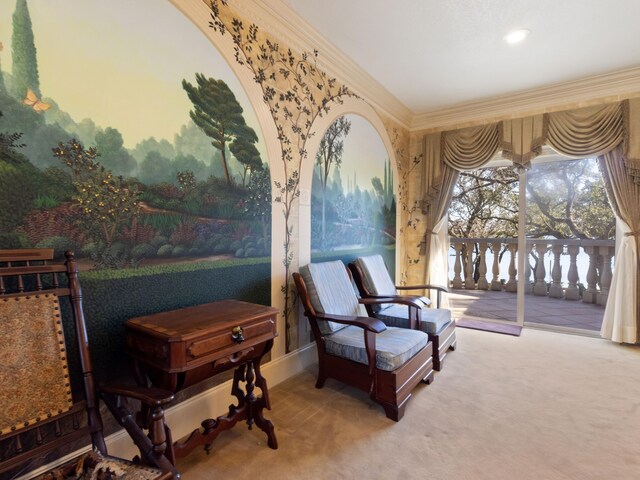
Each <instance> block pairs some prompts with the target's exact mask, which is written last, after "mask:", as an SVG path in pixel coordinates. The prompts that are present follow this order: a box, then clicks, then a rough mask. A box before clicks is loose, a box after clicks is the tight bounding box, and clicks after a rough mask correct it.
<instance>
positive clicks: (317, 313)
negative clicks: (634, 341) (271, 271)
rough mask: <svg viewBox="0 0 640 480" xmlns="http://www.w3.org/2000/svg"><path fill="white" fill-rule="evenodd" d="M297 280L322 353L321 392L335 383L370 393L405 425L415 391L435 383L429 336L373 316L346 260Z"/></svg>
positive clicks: (304, 271)
mask: <svg viewBox="0 0 640 480" xmlns="http://www.w3.org/2000/svg"><path fill="white" fill-rule="evenodd" d="M293 277H294V280H295V283H296V287H297V289H298V293H299V294H300V299H301V301H302V304H303V306H304V309H305V315H306V317H307V318H308V319H309V323H310V324H311V330H312V331H313V335H314V338H315V341H316V346H317V349H318V380H317V382H316V387H317V388H322V387H323V386H324V383H325V381H326V379H327V378H335V379H337V380H339V381H342V382H344V383H347V384H349V385H352V386H354V387H356V388H359V389H361V390H364V391H366V392H368V393H369V394H370V396H371V398H372V399H373V400H374V401H376V402H377V403H379V404H380V405H382V406H383V407H384V409H385V412H386V414H387V416H388V417H389V418H391V419H393V420H395V421H398V420H400V418H402V416H403V415H404V410H405V405H406V403H407V401H408V400H409V398H410V397H411V394H412V393H411V392H412V390H413V389H414V387H415V386H416V385H417V384H418V383H420V381H421V380H422V381H424V382H425V383H429V382H431V380H432V379H433V358H432V353H433V348H432V344H431V342H430V341H429V337H428V335H427V334H426V333H425V332H422V331H419V330H409V329H403V328H394V327H387V326H385V325H384V323H383V322H381V321H380V320H377V319H375V318H370V317H369V316H367V310H366V308H364V307H363V301H362V300H361V299H359V298H358V295H357V293H356V290H355V287H354V285H353V283H352V281H351V278H350V277H349V273H348V270H347V268H346V267H345V265H344V264H343V263H342V262H340V261H335V262H323V263H313V264H309V265H306V266H303V267H301V268H300V272H299V273H294V275H293ZM387 301H389V299H387ZM364 303H372V304H376V305H377V304H379V303H381V302H380V301H378V300H372V301H364Z"/></svg>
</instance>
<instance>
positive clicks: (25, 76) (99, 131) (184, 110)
mask: <svg viewBox="0 0 640 480" xmlns="http://www.w3.org/2000/svg"><path fill="white" fill-rule="evenodd" d="M11 4H13V5H11ZM29 6H30V7H31V11H30V9H29ZM29 6H28V5H27V1H26V0H17V1H16V2H4V3H3V4H2V6H1V7H0V19H1V20H0V32H11V33H10V35H11V36H10V38H7V37H5V38H0V41H2V44H0V45H3V46H4V48H3V49H2V50H1V51H0V111H1V112H2V117H1V118H0V132H2V136H0V248H27V247H50V248H54V249H55V251H56V254H58V255H60V254H62V252H64V250H66V249H72V250H74V251H75V252H76V256H77V258H78V259H79V264H80V267H81V270H82V273H81V275H82V276H83V284H84V285H85V291H86V292H87V294H88V296H89V298H87V303H88V305H87V308H88V309H89V310H91V307H92V306H91V303H92V298H91V295H92V293H93V292H97V291H101V290H103V289H102V288H101V287H100V285H93V284H92V283H91V282H92V281H94V282H98V283H99V282H110V284H109V287H110V289H111V291H112V292H113V291H115V292H118V291H120V292H121V293H122V295H123V296H124V297H125V298H127V299H128V298H129V297H130V296H131V295H134V296H137V298H136V299H135V300H136V301H135V302H133V303H132V305H131V308H128V309H124V310H123V307H122V306H121V305H115V304H121V303H127V300H124V299H123V298H118V297H111V296H109V295H106V296H104V297H103V298H100V299H99V302H100V303H101V304H102V305H101V306H100V307H97V302H96V304H94V307H95V308H100V309H101V311H100V312H98V314H97V315H96V316H97V317H99V319H98V320H96V321H99V322H102V324H103V325H101V326H100V327H98V328H100V329H101V330H104V329H109V328H112V329H113V330H114V332H117V334H119V333H120V332H119V329H120V328H121V322H122V321H123V320H124V319H126V317H127V316H134V315H140V314H144V313H147V312H151V311H158V310H162V309H167V308H171V307H179V306H184V305H186V304H193V303H198V302H200V303H202V302H204V301H207V300H208V301H211V300H213V299H216V298H217V297H218V296H222V297H224V296H229V295H233V296H234V297H236V298H237V297H250V298H251V299H252V300H253V301H258V302H262V303H269V302H270V288H271V284H270V283H271V282H270V279H268V278H267V279H265V274H266V276H267V277H268V276H269V272H270V252H271V243H270V242H271V180H270V173H269V167H268V163H267V159H266V156H265V154H264V152H265V148H264V141H263V140H262V138H261V135H262V134H261V132H260V129H259V127H258V122H257V120H256V118H255V114H254V113H253V111H252V107H251V105H250V103H249V101H248V99H247V97H246V95H245V94H244V91H243V90H242V88H240V84H239V82H238V80H237V79H236V78H235V76H234V75H233V73H232V72H231V70H230V69H229V66H228V65H227V64H226V62H225V60H224V59H223V58H222V57H221V56H220V54H219V53H218V52H217V50H216V49H215V48H214V47H213V46H212V45H211V44H210V43H209V41H208V40H207V39H206V38H205V37H204V36H203V35H202V33H201V32H199V31H198V30H197V28H195V27H194V26H193V24H191V23H190V22H189V21H188V20H187V19H186V18H185V17H184V16H183V15H182V14H181V13H180V12H179V11H178V10H176V9H175V7H173V6H172V5H170V4H168V3H166V2H156V1H151V0H147V1H140V2H127V1H124V0H119V1H112V2H98V1H88V2H87V1H83V0H69V1H65V2H38V3H32V4H30V5H29ZM150 11H153V18H150V17H149V12H150ZM52 18H59V19H64V25H63V27H62V28H61V24H60V22H57V21H56V22H53V21H51V19H52ZM9 67H10V68H9ZM310 108H311V107H310ZM282 115H283V117H284V116H285V115H288V113H286V114H285V113H284V112H283V114H282ZM288 151H289V154H288V155H296V154H298V152H297V150H296V149H295V148H293V147H291V148H289V150H288ZM294 151H295V152H294ZM291 175H293V173H292V174H291ZM292 178H295V177H292ZM278 188H283V189H284V191H283V197H282V198H283V200H282V201H283V203H285V204H287V205H289V204H290V201H291V200H290V199H291V196H292V195H294V194H295V189H294V190H291V187H289V185H286V186H282V187H280V186H279V187H278ZM287 202H289V203H287ZM236 266H238V267H242V266H250V267H253V268H248V269H247V270H242V268H240V269H236V270H237V271H236V273H235V275H239V277H238V278H230V277H229V276H228V274H229V272H232V270H233V268H229V267H236ZM220 268H224V269H226V270H220ZM196 271H197V272H198V273H196V274H195V275H196V277H198V275H200V277H198V278H200V280H201V281H202V283H201V284H199V285H197V286H195V287H194V285H192V284H191V282H187V283H183V277H182V276H181V275H182V274H184V273H190V274H192V275H193V274H194V272H196ZM247 272H248V273H247ZM167 275H168V276H169V277H170V278H172V279H173V280H175V282H174V283H175V284H174V285H171V282H169V283H168V284H166V286H165V287H163V283H162V281H160V279H161V278H167V277H166V276H167ZM196 277H194V278H196ZM134 279H135V280H134ZM141 279H146V283H144V285H142V284H140V283H139V282H140V281H141ZM135 282H138V283H135ZM230 285H232V286H230ZM90 286H91V287H90ZM163 288H165V290H164V291H163V290H162V289H163ZM158 289H160V290H159V291H158ZM110 298H114V300H113V302H112V303H113V304H114V305H111V306H109V305H108V304H109V299H110ZM247 299H248V298H247ZM136 303H137V305H136ZM104 304H106V305H104ZM88 317H90V315H89V314H88ZM123 317H124V318H123ZM94 318H95V317H94ZM109 322H113V324H112V325H111V327H109V326H108V324H109ZM105 324H106V325H105ZM110 341H112V339H105V342H107V343H108V342H110ZM105 348H108V347H105Z"/></svg>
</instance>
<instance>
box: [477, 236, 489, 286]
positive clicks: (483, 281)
mask: <svg viewBox="0 0 640 480" xmlns="http://www.w3.org/2000/svg"><path fill="white" fill-rule="evenodd" d="M478 245H479V246H480V252H479V253H478V255H479V264H478V275H479V276H478V290H489V282H488V281H487V259H486V255H487V249H488V248H489V244H488V243H487V242H480V243H479V244H478Z"/></svg>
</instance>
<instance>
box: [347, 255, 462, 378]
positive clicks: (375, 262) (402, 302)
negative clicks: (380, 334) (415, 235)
mask: <svg viewBox="0 0 640 480" xmlns="http://www.w3.org/2000/svg"><path fill="white" fill-rule="evenodd" d="M349 269H350V270H351V274H352V275H353V279H354V282H355V283H356V285H357V287H358V290H359V291H360V295H361V297H362V298H383V297H384V298H392V299H393V300H392V302H393V303H388V304H384V305H376V304H369V305H367V310H368V312H369V315H371V316H372V317H375V318H377V319H379V320H382V321H383V322H384V323H385V325H387V326H393V327H402V328H418V329H420V330H422V331H423V332H426V333H427V334H428V335H429V340H431V342H433V366H434V368H435V369H436V370H438V371H440V370H441V369H442V363H443V361H444V358H445V356H446V355H447V351H448V350H449V349H451V350H455V348H456V331H455V328H456V324H455V322H454V321H453V320H452V319H451V311H450V310H448V309H446V308H440V300H441V293H442V292H447V289H446V288H445V287H441V286H437V285H411V286H396V285H394V283H393V281H392V280H391V276H390V275H389V271H388V270H387V267H386V266H385V264H384V260H383V258H382V256H381V255H370V256H366V257H360V258H358V259H356V260H355V261H354V262H351V263H350V264H349ZM399 290H403V291H404V290H433V291H436V292H437V293H436V295H437V300H436V308H430V307H432V302H431V300H430V299H428V298H426V297H422V296H419V295H401V294H400V293H399V292H398V291H399ZM408 305H413V306H414V307H418V308H417V314H418V318H417V319H414V318H412V317H413V315H414V314H415V313H416V310H412V309H411V308H407V306H408Z"/></svg>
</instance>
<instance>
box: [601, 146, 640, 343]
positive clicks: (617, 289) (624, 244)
mask: <svg viewBox="0 0 640 480" xmlns="http://www.w3.org/2000/svg"><path fill="white" fill-rule="evenodd" d="M598 162H599V164H600V170H601V171H602V178H603V180H604V184H605V188H606V190H607V196H608V197H609V202H610V203H611V206H612V208H613V210H614V212H615V213H616V218H617V223H616V265H615V268H614V269H613V279H612V281H611V287H610V288H609V299H608V301H607V306H606V309H605V312H604V319H603V322H602V329H601V331H600V333H601V335H602V336H603V337H604V338H607V339H610V340H613V341H615V342H625V343H635V342H637V341H638V322H640V318H639V317H640V314H639V313H638V311H639V307H640V305H638V301H639V300H638V297H639V295H638V291H640V283H639V282H640V280H639V279H638V275H639V274H640V271H639V267H638V264H640V258H639V257H638V243H639V239H640V178H637V177H635V176H633V175H632V173H631V169H629V168H628V167H627V165H626V161H625V157H624V155H623V153H622V149H621V148H620V147H618V148H616V149H615V150H612V151H611V152H608V153H606V154H604V155H602V156H600V157H598Z"/></svg>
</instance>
